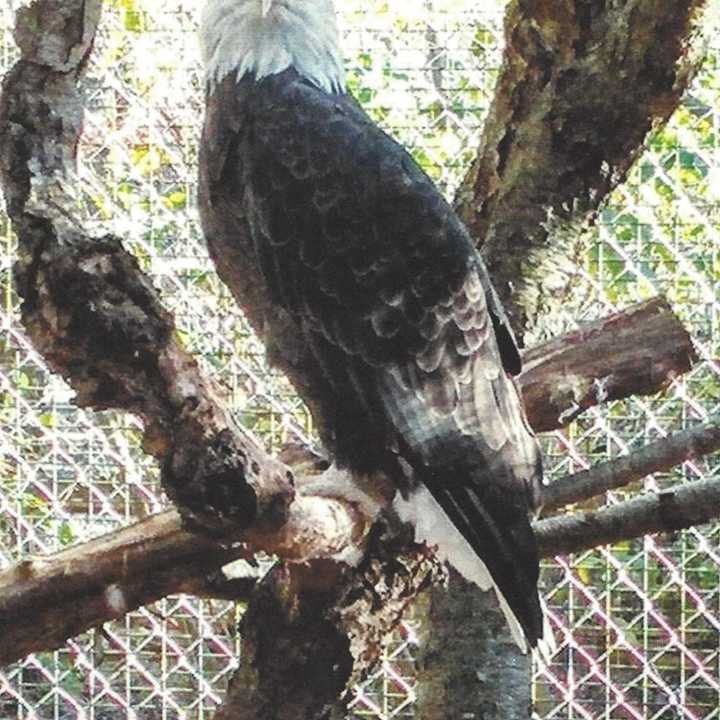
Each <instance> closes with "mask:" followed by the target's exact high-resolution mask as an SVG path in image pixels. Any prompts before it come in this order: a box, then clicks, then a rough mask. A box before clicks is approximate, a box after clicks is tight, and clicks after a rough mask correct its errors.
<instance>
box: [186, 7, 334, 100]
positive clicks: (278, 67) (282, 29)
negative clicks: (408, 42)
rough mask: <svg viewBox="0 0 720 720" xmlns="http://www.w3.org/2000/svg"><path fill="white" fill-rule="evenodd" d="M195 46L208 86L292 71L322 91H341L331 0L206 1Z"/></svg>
mask: <svg viewBox="0 0 720 720" xmlns="http://www.w3.org/2000/svg"><path fill="white" fill-rule="evenodd" d="M200 41H201V45H202V50H203V58H204V61H205V71H206V74H207V80H208V83H209V84H210V85H211V86H212V85H214V84H217V83H219V82H221V81H222V80H223V79H224V78H225V77H226V76H227V75H229V74H230V73H233V72H234V73H236V76H237V79H238V80H240V79H241V78H242V77H244V76H245V75H248V74H250V75H253V76H254V77H255V78H256V79H257V80H261V79H262V78H264V77H267V76H268V75H274V74H276V73H279V72H282V71H283V70H286V69H287V68H289V67H294V68H295V69H296V70H297V71H298V72H299V73H300V74H301V75H303V76H304V77H306V78H307V79H308V80H310V81H312V82H313V83H315V84H316V85H317V86H318V87H320V88H322V89H323V90H325V91H326V92H343V91H344V90H345V74H344V71H343V66H342V58H341V55H340V46H339V41H338V30H337V19H336V16H335V6H334V3H333V0H207V1H206V3H205V7H204V9H203V14H202V20H201V26H200Z"/></svg>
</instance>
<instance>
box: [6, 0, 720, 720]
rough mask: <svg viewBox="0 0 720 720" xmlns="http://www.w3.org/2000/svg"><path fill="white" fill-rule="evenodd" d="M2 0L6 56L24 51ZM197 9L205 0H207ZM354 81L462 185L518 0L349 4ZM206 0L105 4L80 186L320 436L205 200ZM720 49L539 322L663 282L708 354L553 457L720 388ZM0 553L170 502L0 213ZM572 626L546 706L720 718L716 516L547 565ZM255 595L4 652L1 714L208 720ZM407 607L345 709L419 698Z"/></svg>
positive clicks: (585, 462)
mask: <svg viewBox="0 0 720 720" xmlns="http://www.w3.org/2000/svg"><path fill="white" fill-rule="evenodd" d="M14 4H19V3H18V2H15V3H13V2H12V1H11V3H10V5H7V4H5V6H4V7H2V8H0V72H4V71H5V70H7V69H8V68H9V67H10V65H11V63H12V62H13V60H14V58H15V54H16V53H15V47H14V45H13V42H12V39H11V34H10V29H11V26H12V19H13V9H14V8H13V5H14ZM198 4H199V3H198ZM341 9H342V19H343V25H344V27H345V33H344V34H345V51H346V57H347V60H348V65H349V70H350V84H351V87H352V90H353V92H355V93H356V95H357V96H358V97H359V99H360V100H361V101H362V103H363V104H364V106H365V107H366V108H367V109H368V110H369V111H370V112H371V113H372V114H373V116H374V117H375V118H376V119H377V120H378V121H379V122H380V123H381V124H382V125H383V126H384V127H386V128H388V129H389V130H390V131H391V132H392V133H393V134H394V135H395V136H396V137H398V138H399V139H401V141H402V142H403V143H404V144H405V145H407V146H408V147H409V148H410V149H411V150H412V152H413V153H414V155H415V157H416V158H417V159H418V160H419V161H420V162H421V163H422V164H423V165H424V167H425V168H426V169H427V170H428V171H429V172H430V173H431V175H432V176H433V177H434V178H435V179H436V181H437V182H438V183H439V185H440V186H441V187H442V189H443V190H444V191H445V192H446V193H447V194H448V195H452V193H453V190H454V189H455V188H456V187H457V184H458V183H459V181H460V180H461V178H462V175H463V172H464V169H465V167H466V166H467V164H468V162H469V161H470V159H471V158H472V156H473V153H474V151H475V148H476V147H477V143H478V137H479V131H480V127H481V125H482V121H483V117H484V115H485V113H486V111H487V109H488V104H489V102H490V98H491V91H492V87H493V84H494V81H495V78H496V76H497V72H498V66H499V63H500V53H501V50H502V15H503V9H504V8H503V3H502V2H496V1H495V0H490V1H489V2H487V3H477V2H474V1H472V2H471V1H470V0H403V2H402V3H395V4H393V5H392V6H390V5H389V4H387V3H385V2H381V1H380V0H370V1H369V2H359V0H346V1H345V2H343V3H342V8H341ZM196 14H197V7H196V3H195V2H192V1H191V0H177V1H172V2H171V1H170V0H167V1H165V2H160V3H158V2H155V1H154V0H108V1H107V2H106V3H105V16H104V20H103V24H102V29H101V33H100V37H99V39H98V42H97V45H96V48H95V52H94V55H93V59H92V67H91V70H90V74H89V78H88V80H87V83H86V88H87V105H88V113H87V120H86V130H85V136H84V138H83V141H82V145H81V148H80V173H81V181H82V187H81V189H80V193H81V196H80V197H79V204H80V206H81V209H82V214H83V217H84V220H85V223H86V225H87V226H88V227H90V228H91V229H95V230H97V231H104V230H108V229H110V230H112V231H113V232H114V233H116V234H118V235H119V236H121V237H123V238H125V242H126V244H127V246H128V247H130V248H131V249H132V250H133V251H134V252H135V254H136V255H137V256H138V258H139V259H140V262H141V263H142V265H143V267H144V268H146V269H147V270H149V271H150V272H151V273H152V275H153V277H154V279H155V282H156V284H157V286H158V287H160V288H161V289H162V292H163V296H164V300H165V303H166V305H167V306H168V307H169V308H170V309H171V310H172V311H173V312H174V313H175V314H176V317H177V320H178V324H179V326H180V328H181V332H182V334H183V338H184V341H185V343H186V344H187V346H188V347H189V348H191V349H192V350H194V351H195V352H197V354H198V355H199V356H200V357H201V358H202V363H203V365H204V368H205V370H206V371H207V372H209V373H212V374H213V375H214V376H215V377H218V378H220V379H222V381H223V382H224V384H225V386H226V387H227V390H228V396H229V398H230V401H231V403H232V406H233V407H234V408H236V412H237V415H238V418H239V419H240V421H241V422H242V423H243V424H244V425H245V426H246V427H248V428H250V429H252V430H253V431H254V432H255V433H256V434H257V435H258V436H260V437H262V438H263V440H264V441H265V443H266V444H267V446H268V447H269V448H270V449H276V448H278V447H280V446H281V445H282V444H283V443H284V442H286V441H287V440H288V439H291V438H301V439H312V437H313V427H312V421H311V418H310V417H309V415H308V413H307V411H306V410H305V408H304V407H303V406H302V404H301V403H300V402H299V401H298V399H297V398H296V397H295V396H294V394H293V392H292V389H291V388H290V387H289V386H288V384H287V383H286V382H285V381H284V380H283V378H281V377H279V376H278V375H277V373H274V372H273V371H271V370H269V369H268V368H267V366H266V364H265V360H264V355H263V349H262V347H261V346H260V344H259V343H258V342H257V341H256V340H255V339H254V338H253V337H252V335H251V334H250V332H249V330H248V327H247V325H246V323H245V322H244V320H243V318H242V316H241V315H240V314H239V313H238V311H237V310H236V309H235V307H234V305H233V302H232V300H231V299H230V297H229V294H228V292H227V290H225V288H224V287H223V286H222V285H221V283H220V282H219V281H218V279H217V277H216V275H215V273H214V270H213V268H212V266H211V264H210V262H209V261H208V257H207V253H206V249H205V246H204V242H203V240H202V237H201V233H200V230H199V226H198V220H197V213H196V209H195V174H196V171H195V164H196V152H197V150H196V142H197V138H198V134H199V123H200V121H201V117H202V80H201V78H200V75H199V52H198V47H197V44H196V39H195V27H196ZM719 62H720V46H717V47H714V48H711V49H710V52H709V56H708V60H707V62H706V65H705V69H704V71H703V72H702V73H701V75H700V77H698V79H697V80H696V82H695V83H694V85H693V87H692V89H691V91H690V92H689V94H688V96H687V98H686V100H685V102H684V104H683V106H682V107H681V108H680V109H679V110H678V111H677V113H676V115H675V117H674V119H673V121H672V123H671V124H670V126H669V127H668V128H667V129H666V130H664V131H663V132H662V133H661V134H660V135H659V136H658V137H656V138H655V139H654V140H653V141H652V143H651V146H650V147H649V149H648V152H647V153H646V154H645V155H644V157H643V159H642V160H641V162H640V163H639V164H638V166H637V167H636V168H635V170H634V171H633V173H632V177H631V178H630V180H629V181H628V182H627V183H626V184H625V185H624V186H623V187H622V188H621V189H620V190H619V191H617V192H616V193H615V195H614V196H613V198H612V201H611V203H610V204H609V206H608V207H607V208H606V209H605V210H604V211H603V213H602V216H601V219H600V222H599V223H598V226H597V227H596V228H595V230H594V231H593V232H592V234H591V236H590V237H589V239H588V251H587V252H586V253H585V255H584V259H583V261H582V262H581V263H579V264H578V267H577V268H575V272H576V273H577V278H578V282H579V286H578V291H577V292H576V293H575V294H574V302H573V304H572V306H568V305H564V306H562V307H560V308H555V309H553V308H550V309H549V310H548V313H547V316H546V317H544V318H543V322H542V325H539V326H538V327H537V328H536V331H535V334H536V335H537V337H543V336H546V335H552V334H557V333H558V332H561V331H563V330H566V329H569V328H571V327H573V326H575V325H576V324H577V323H578V322H582V321H586V320H590V319H592V318H595V317H599V316H602V315H606V314H608V313H609V312H611V311H613V310H615V309H620V308H622V307H624V306H626V305H628V304H630V303H632V302H635V301H637V300H640V299H645V298H648V297H651V296H653V295H655V294H664V295H666V296H667V297H668V298H669V299H670V301H671V302H672V303H673V305H674V307H675V309H676V311H677V312H678V313H679V314H680V316H681V317H682V319H683V321H684V322H685V324H686V326H687V327H688V328H689V329H690V331H691V332H692V334H693V336H694V338H695V339H696V342H697V346H698V349H699V353H700V355H701V357H702V359H703V362H702V364H701V365H700V366H699V367H698V368H697V369H696V370H694V371H693V372H692V373H691V374H690V375H688V376H687V377H686V378H683V379H682V380H679V381H677V382H675V383H674V384H673V386H672V387H671V388H670V389H669V390H668V392H667V393H666V394H665V395H663V396H662V397H658V398H652V399H632V400H629V401H626V402H618V403H613V404H612V405H610V406H607V407H604V408H602V409H600V410H596V411H593V412H590V413H588V414H587V415H585V416H583V417H582V418H581V419H580V420H579V421H577V422H575V423H574V424H573V425H572V426H571V427H569V428H567V429H566V430H563V431H561V432H558V433H555V434H553V435H551V436H549V437H547V438H545V445H546V450H547V458H548V461H547V465H548V468H549V473H550V476H551V478H552V477H557V476H561V475H564V474H567V473H569V472H573V471H575V470H578V469H581V468H585V467H587V466H589V465H591V464H593V463H595V462H598V461H600V460H603V459H607V458H612V457H616V456H618V455H622V454H624V453H626V452H627V451H628V450H630V449H632V448H635V447H637V446H640V445H643V444H645V443H646V442H648V441H651V440H654V439H656V438H658V437H662V436H664V435H665V434H667V433H669V432H673V431H675V430H678V429H681V428H684V427H687V426H690V425H693V424H695V423H697V422H699V421H701V420H702V419H704V418H706V417H707V416H708V415H709V414H711V413H717V412H718V410H719V409H720V408H719V406H720V363H719V362H718V360H717V358H718V355H719V353H718V348H719V346H720V292H719V291H720V249H719V248H720V140H719V139H718V138H719V137H720V69H719V68H718V63H719ZM0 239H1V242H2V247H1V248H0V292H1V293H2V303H1V304H0V324H1V327H2V333H1V334H0V567H5V566H8V565H10V564H11V563H13V562H15V561H16V560H18V559H19V558H22V557H27V556H29V555H36V554H44V553H48V552H52V551H55V550H58V549H61V548H63V547H65V546H68V545H70V544H73V543H76V542H81V541H85V540H88V539H90V538H92V537H95V536H98V535H100V534H103V533H106V532H108V531H111V530H113V529H115V528H118V527H121V526H123V525H124V524H126V523H127V522H128V521H130V520H133V519H137V518H140V517H143V516H146V515H149V514H151V513H155V512H157V511H158V510H160V509H161V508H163V507H165V506H166V504H167V501H166V499H165V498H164V497H163V496H162V493H161V490H160V487H159V484H158V468H157V467H156V465H155V464H154V462H153V461H152V460H150V459H148V458H147V457H146V456H145V455H144V454H143V452H142V451H141V448H140V427H139V424H138V422H137V421H136V420H135V419H134V418H133V417H130V416H127V415H120V414H114V413H91V412H86V411H82V410H78V409H77V408H76V407H74V405H73V401H72V398H73V394H72V392H71V391H70V390H69V389H68V387H67V385H66V384H65V383H64V382H63V381H62V380H61V379H58V378H57V377H54V376H53V375H51V374H50V373H49V372H48V371H47V368H46V366H45V364H44V363H43V360H42V358H40V357H39V356H38V354H37V353H36V352H35V351H34V350H33V349H32V347H31V346H30V344H29V342H28V340H27V338H26V336H25V334H24V332H23V329H22V327H21V326H20V325H19V323H18V302H19V301H18V298H17V296H16V295H15V293H14V290H13V287H12V282H11V266H12V263H13V257H14V252H15V241H14V238H13V236H12V233H11V231H10V227H9V224H8V221H7V218H6V217H5V216H4V215H2V214H1V213H0ZM718 473H720V463H719V462H718V461H717V459H715V460H713V459H709V460H697V461H691V462H687V463H685V465H683V466H682V467H681V468H677V469H676V470H674V471H672V472H668V473H662V474H657V475H655V476H653V477H651V478H648V479H646V480H645V481H644V482H643V483H642V487H635V488H633V489H631V490H628V491H622V492H614V493H609V494H608V496H607V497H606V498H605V499H604V500H605V501H607V502H609V503H614V502H617V501H619V500H621V499H624V498H625V497H627V495H629V494H633V493H636V492H638V491H642V490H643V489H647V490H655V489H657V488H663V487H666V486H668V485H672V484H675V483H682V482H685V481H686V480H691V479H697V478H701V477H711V476H717V475H718ZM542 585H543V589H544V592H545V595H546V597H547V599H548V602H549V606H550V613H551V623H552V626H553V629H554V631H555V634H556V636H557V639H558V651H557V653H556V655H555V656H554V658H553V660H552V663H551V664H549V665H547V666H537V667H536V682H535V700H536V715H537V717H538V718H542V719H543V720H544V719H547V720H550V718H567V719H570V718H583V719H585V720H590V719H591V718H592V719H595V718H608V719H610V718H613V719H615V718H617V719H620V718H622V719H623V720H624V719H626V718H627V719H628V720H640V719H641V718H647V719H648V720H655V719H660V718H663V719H666V720H670V719H671V718H672V719H675V718H687V720H713V719H720V710H719V707H720V527H718V526H709V527H703V528H695V529H692V530H690V531H687V532H684V533H681V534H678V535H677V536H674V537H670V538H646V539H640V540H636V541H631V542H626V543H623V544H621V545H618V546H615V547H613V548H604V549H599V550H597V551H594V552H589V553H583V554H581V555H577V556H574V557H572V558H559V559H557V560H556V561H554V562H552V563H548V564H547V566H546V567H545V569H544V573H543V578H542ZM241 613H242V607H240V606H236V605H232V604H229V603H226V602H210V601H199V600H197V599H195V598H192V597H173V598H168V599H166V600H163V601H162V602H160V603H157V604H156V605H154V606H152V607H147V608H144V609H141V610H139V611H137V612H135V613H132V614H131V615H129V616H127V617H126V618H125V619H123V620H121V621H118V622H113V623H108V624H106V625H105V626H103V627H102V628H98V629H96V630H94V631H92V632H89V633H86V634H84V635H82V636H80V637H78V638H75V639H74V640H72V641H70V642H68V643H67V645H66V646H65V647H64V648H63V649H62V650H60V651H57V652H54V653H42V654H38V655H35V656H32V657H30V658H28V659H26V660H25V661H24V662H22V663H20V664H17V665H15V666H12V667H9V668H5V669H4V670H3V671H0V719H1V720H10V719H11V718H12V719H13V720H14V719H17V720H20V719H22V720H29V719H31V718H37V719H38V720H61V719H63V720H68V719H70V718H87V719H88V720H119V719H120V718H133V719H136V720H174V719H176V718H178V719H179V718H188V719H189V720H202V719H203V718H209V717H211V715H212V713H213V709H214V708H215V706H216V705H217V703H218V702H219V701H220V698H221V697H222V694H223V691H224V687H225V685H226V683H227V680H228V679H229V677H230V675H231V673H232V671H233V669H234V667H235V664H236V658H237V657H238V653H239V652H240V639H239V638H238V637H237V634H236V624H237V620H238V618H239V616H240V614H241ZM416 642H417V641H416V636H415V631H414V627H413V623H412V621H409V622H408V623H406V624H405V625H403V627H402V628H401V631H400V632H399V633H398V634H397V636H396V638H395V640H394V642H393V644H392V645H391V647H390V649H389V650H388V652H387V655H386V657H385V659H384V662H383V664H382V667H381V668H380V669H379V670H378V672H377V674H376V675H375V676H374V677H373V678H371V680H370V681H369V682H368V683H367V684H366V685H365V686H364V687H362V688H358V689H357V690H356V692H355V698H354V700H353V703H352V706H351V710H350V713H351V716H352V717H357V718H360V717H363V718H372V719H375V718H378V719H380V718H382V719H383V720H385V719H389V718H396V717H412V715H413V702H414V697H415V686H414V683H415V681H414V679H413V651H414V648H415V647H416Z"/></svg>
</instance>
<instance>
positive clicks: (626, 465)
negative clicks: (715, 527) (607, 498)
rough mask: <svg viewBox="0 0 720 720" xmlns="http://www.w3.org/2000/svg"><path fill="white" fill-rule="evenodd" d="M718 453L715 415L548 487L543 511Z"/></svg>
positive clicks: (719, 435)
mask: <svg viewBox="0 0 720 720" xmlns="http://www.w3.org/2000/svg"><path fill="white" fill-rule="evenodd" d="M718 450H720V418H718V417H717V416H715V417H713V418H711V419H710V420H708V421H707V422H704V423H702V424H701V425H699V426H698V427H693V428H690V429H689V430H685V431H683V432H679V433H674V434H673V435H670V436H668V437H664V438H661V439H659V440H656V441H655V442H652V443H649V444H648V445H645V446H644V447H642V448H640V449H639V450H636V451H634V452H632V453H630V454H629V455H625V456H623V457H620V458H618V459H616V460H611V461H609V462H604V463H600V464H598V465H595V466H594V467H592V468H590V469H589V470H583V471H582V472H579V473H575V474H574V475H568V476H567V477H565V478H562V479H560V480H558V481H557V482H554V483H552V484H550V485H548V486H547V487H546V488H545V489H544V491H543V512H546V513H547V512H549V511H551V510H557V509H558V508H562V507H566V506H567V505H572V504H574V503H580V502H583V501H584V500H589V499H590V498H593V497H597V496H598V495H602V494H603V493H605V492H607V491H608V490H617V489H618V488H621V487H625V486H626V485H629V484H630V483H632V482H635V481H636V480H641V479H642V478H644V477H647V476H648V475H651V474H652V473H656V472H662V471H663V470H669V469H670V468H673V467H675V466H676V465H680V464H682V463H684V462H685V461H686V460H693V459H695V458H699V457H702V456H704V455H710V454H711V453H714V452H717V451H718ZM718 512H720V508H718Z"/></svg>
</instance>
